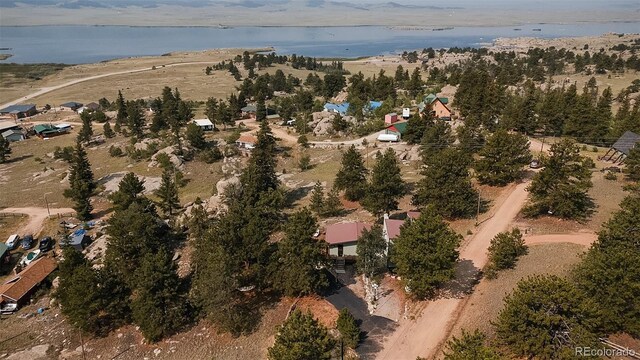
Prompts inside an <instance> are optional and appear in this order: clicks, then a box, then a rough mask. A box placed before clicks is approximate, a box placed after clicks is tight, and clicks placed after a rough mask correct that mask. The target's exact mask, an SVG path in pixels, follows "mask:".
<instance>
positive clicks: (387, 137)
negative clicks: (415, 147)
mask: <svg viewBox="0 0 640 360" xmlns="http://www.w3.org/2000/svg"><path fill="white" fill-rule="evenodd" d="M398 140H399V138H398V135H396V134H380V135H378V141H387V142H398Z"/></svg>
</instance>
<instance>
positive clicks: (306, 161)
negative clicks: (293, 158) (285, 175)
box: [298, 154, 311, 171]
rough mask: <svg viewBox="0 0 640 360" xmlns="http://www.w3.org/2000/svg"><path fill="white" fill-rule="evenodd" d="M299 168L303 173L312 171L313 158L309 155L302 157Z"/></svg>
mask: <svg viewBox="0 0 640 360" xmlns="http://www.w3.org/2000/svg"><path fill="white" fill-rule="evenodd" d="M298 167H299V168H300V170H302V171H305V170H309V169H311V157H310V156H309V155H307V154H304V155H302V156H301V157H300V161H299V162H298Z"/></svg>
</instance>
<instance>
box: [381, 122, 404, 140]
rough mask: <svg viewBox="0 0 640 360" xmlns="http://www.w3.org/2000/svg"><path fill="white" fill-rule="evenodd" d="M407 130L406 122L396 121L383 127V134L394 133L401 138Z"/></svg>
mask: <svg viewBox="0 0 640 360" xmlns="http://www.w3.org/2000/svg"><path fill="white" fill-rule="evenodd" d="M406 132H407V122H397V123H395V124H393V125H391V126H389V127H387V128H386V129H385V134H394V135H397V136H398V138H400V139H402V135H404V134H405V133H406Z"/></svg>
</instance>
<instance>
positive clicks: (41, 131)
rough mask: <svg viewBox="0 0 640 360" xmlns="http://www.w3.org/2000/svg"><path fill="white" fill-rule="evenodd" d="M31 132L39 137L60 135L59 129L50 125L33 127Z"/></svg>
mask: <svg viewBox="0 0 640 360" xmlns="http://www.w3.org/2000/svg"><path fill="white" fill-rule="evenodd" d="M33 131H35V133H36V135H38V136H40V137H48V136H55V135H60V134H61V133H62V131H61V130H60V129H59V128H57V127H55V126H54V125H50V124H38V125H36V126H34V127H33Z"/></svg>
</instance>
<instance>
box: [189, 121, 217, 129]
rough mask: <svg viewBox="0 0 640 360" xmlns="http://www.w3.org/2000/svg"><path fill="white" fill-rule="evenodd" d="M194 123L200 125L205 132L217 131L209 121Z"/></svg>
mask: <svg viewBox="0 0 640 360" xmlns="http://www.w3.org/2000/svg"><path fill="white" fill-rule="evenodd" d="M193 123H194V124H196V125H198V126H199V127H200V128H201V129H202V130H204V131H212V130H213V129H215V126H214V125H213V123H212V122H211V120H209V119H195V120H193Z"/></svg>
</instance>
